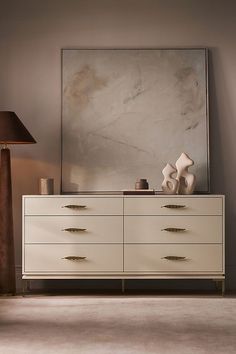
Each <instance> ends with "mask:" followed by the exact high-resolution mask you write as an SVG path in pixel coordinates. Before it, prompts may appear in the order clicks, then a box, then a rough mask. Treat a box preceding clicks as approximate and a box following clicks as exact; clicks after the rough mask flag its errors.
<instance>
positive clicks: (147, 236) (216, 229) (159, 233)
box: [124, 216, 223, 243]
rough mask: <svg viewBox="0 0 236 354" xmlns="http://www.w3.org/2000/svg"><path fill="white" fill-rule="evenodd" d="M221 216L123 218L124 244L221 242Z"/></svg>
mask: <svg viewBox="0 0 236 354" xmlns="http://www.w3.org/2000/svg"><path fill="white" fill-rule="evenodd" d="M222 223H223V222H222V216H125V217H124V242H127V243H222V241H223V229H222V227H223V225H222Z"/></svg>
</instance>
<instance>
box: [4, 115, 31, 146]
mask: <svg viewBox="0 0 236 354" xmlns="http://www.w3.org/2000/svg"><path fill="white" fill-rule="evenodd" d="M35 143H36V141H35V140H34V138H33V137H32V135H31V134H30V133H29V131H28V130H27V129H26V127H25V126H24V124H23V123H22V122H21V121H20V119H19V118H18V117H17V115H16V114H15V113H14V112H10V111H0V144H35Z"/></svg>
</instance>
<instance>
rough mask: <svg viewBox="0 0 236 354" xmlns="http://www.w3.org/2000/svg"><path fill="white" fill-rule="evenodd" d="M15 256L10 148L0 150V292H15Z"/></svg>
mask: <svg viewBox="0 0 236 354" xmlns="http://www.w3.org/2000/svg"><path fill="white" fill-rule="evenodd" d="M14 259H15V256H14V238H13V215H12V187H11V160H10V150H9V149H7V148H4V149H2V150H1V166H0V294H15V291H16V289H15V261H14Z"/></svg>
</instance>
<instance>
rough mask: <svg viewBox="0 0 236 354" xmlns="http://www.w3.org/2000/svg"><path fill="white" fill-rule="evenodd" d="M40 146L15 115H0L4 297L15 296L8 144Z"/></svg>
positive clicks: (0, 256)
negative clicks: (6, 295) (36, 144)
mask: <svg viewBox="0 0 236 354" xmlns="http://www.w3.org/2000/svg"><path fill="white" fill-rule="evenodd" d="M33 143H36V141H35V140H34V138H33V137H32V135H31V134H30V133H29V132H28V130H27V129H26V128H25V126H24V124H23V123H22V122H21V121H20V119H19V118H18V117H17V115H16V114H15V113H14V112H9V111H4V112H0V144H3V148H2V149H1V165H0V294H12V295H13V294H15V290H16V289H15V261H14V259H15V257H14V237H13V217H12V187H11V161H10V150H9V149H8V148H7V147H6V146H7V145H8V144H33Z"/></svg>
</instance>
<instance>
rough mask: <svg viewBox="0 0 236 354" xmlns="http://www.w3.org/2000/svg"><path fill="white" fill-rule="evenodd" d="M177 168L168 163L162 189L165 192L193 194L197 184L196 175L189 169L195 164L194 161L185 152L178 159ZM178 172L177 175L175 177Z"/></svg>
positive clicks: (164, 172)
mask: <svg viewBox="0 0 236 354" xmlns="http://www.w3.org/2000/svg"><path fill="white" fill-rule="evenodd" d="M175 164H176V168H177V169H176V168H174V167H173V166H172V165H171V164H170V163H167V164H166V166H165V167H164V169H163V170H162V174H163V176H164V180H163V182H162V185H161V187H162V190H163V192H164V193H165V194H176V193H177V194H192V193H193V191H194V188H195V185H196V177H195V175H194V174H192V173H190V172H189V171H188V168H189V167H190V166H193V165H194V161H193V160H192V159H190V157H189V156H188V155H187V154H186V153H185V152H183V153H182V154H181V155H180V157H179V158H178V160H177V161H176V163H175ZM176 173H177V176H176V177H173V175H174V174H176Z"/></svg>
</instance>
